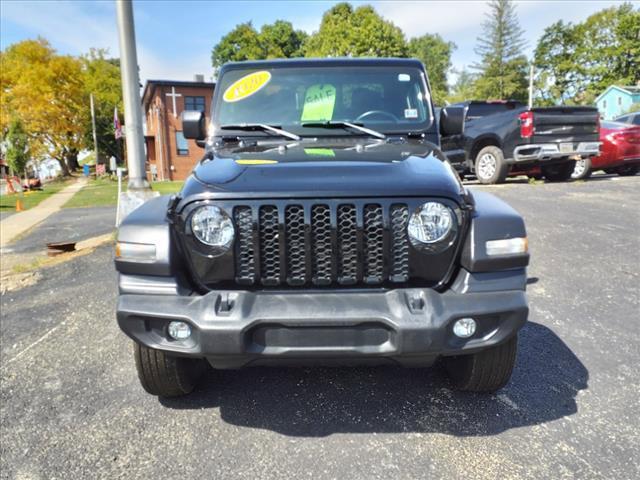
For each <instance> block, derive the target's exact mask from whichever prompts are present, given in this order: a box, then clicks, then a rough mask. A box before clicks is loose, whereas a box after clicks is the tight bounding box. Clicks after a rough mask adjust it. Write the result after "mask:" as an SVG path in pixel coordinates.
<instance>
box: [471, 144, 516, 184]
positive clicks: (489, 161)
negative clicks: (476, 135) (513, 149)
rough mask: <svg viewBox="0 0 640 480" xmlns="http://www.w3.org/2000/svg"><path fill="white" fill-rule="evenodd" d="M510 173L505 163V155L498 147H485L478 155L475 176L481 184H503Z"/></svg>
mask: <svg viewBox="0 0 640 480" xmlns="http://www.w3.org/2000/svg"><path fill="white" fill-rule="evenodd" d="M507 173H509V165H507V164H506V163H505V161H504V154H503V153H502V150H500V149H499V148H498V147H493V146H489V147H484V148H483V149H482V150H480V151H479V152H478V155H476V162H475V175H476V178H477V179H478V181H479V182H480V183H484V184H485V185H492V184H495V183H502V182H504V181H505V179H506V178H507Z"/></svg>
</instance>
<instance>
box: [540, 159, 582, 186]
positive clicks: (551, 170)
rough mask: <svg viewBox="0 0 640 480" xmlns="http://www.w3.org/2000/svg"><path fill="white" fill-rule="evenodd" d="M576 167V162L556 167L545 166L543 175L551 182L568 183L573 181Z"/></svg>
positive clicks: (564, 163) (559, 164) (560, 164)
mask: <svg viewBox="0 0 640 480" xmlns="http://www.w3.org/2000/svg"><path fill="white" fill-rule="evenodd" d="M575 167H576V162H575V160H573V161H569V162H563V163H558V164H556V165H545V166H543V167H542V174H543V175H544V178H545V179H546V180H548V181H549V182H566V181H567V180H570V179H571V174H573V170H574V169H575Z"/></svg>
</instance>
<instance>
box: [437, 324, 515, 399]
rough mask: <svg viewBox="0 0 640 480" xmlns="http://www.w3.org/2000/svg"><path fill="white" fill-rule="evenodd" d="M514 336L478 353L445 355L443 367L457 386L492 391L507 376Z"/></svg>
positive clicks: (460, 388) (498, 388) (511, 363)
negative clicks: (454, 355) (455, 355)
mask: <svg viewBox="0 0 640 480" xmlns="http://www.w3.org/2000/svg"><path fill="white" fill-rule="evenodd" d="M517 345H518V336H517V335H514V336H513V338H511V339H510V340H508V341H507V342H505V343H502V344H500V345H498V346H495V347H491V348H487V349H486V350H482V351H480V352H478V353H472V354H470V355H460V356H457V357H445V359H444V362H445V368H446V369H447V372H448V373H449V377H450V378H451V380H452V381H453V384H454V385H455V387H456V388H457V389H458V390H464V391H468V392H495V391H497V390H500V389H501V388H502V387H504V386H505V385H506V384H507V383H508V382H509V379H510V378H511V373H512V372H513V367H514V365H515V363H516V352H517Z"/></svg>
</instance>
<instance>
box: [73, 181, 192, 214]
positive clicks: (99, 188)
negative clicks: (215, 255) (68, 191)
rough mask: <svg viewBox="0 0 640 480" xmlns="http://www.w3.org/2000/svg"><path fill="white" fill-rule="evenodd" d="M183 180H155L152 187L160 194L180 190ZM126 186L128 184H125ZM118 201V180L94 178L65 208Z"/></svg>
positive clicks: (93, 205) (96, 205) (101, 205)
mask: <svg viewBox="0 0 640 480" xmlns="http://www.w3.org/2000/svg"><path fill="white" fill-rule="evenodd" d="M182 183H183V182H154V183H152V184H151V188H152V189H153V190H155V191H156V192H160V195H166V194H170V193H175V192H178V191H179V190H180V189H181V188H182ZM125 188H126V185H125ZM117 203H118V182H116V181H113V180H109V179H97V180H92V181H91V182H89V184H88V185H87V186H86V187H84V188H83V189H82V190H80V191H79V192H78V193H76V194H75V195H74V196H73V197H71V199H70V200H69V201H68V202H67V203H65V204H64V208H78V207H104V206H107V205H116V204H117Z"/></svg>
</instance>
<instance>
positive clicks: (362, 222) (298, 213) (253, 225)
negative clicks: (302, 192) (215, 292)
mask: <svg viewBox="0 0 640 480" xmlns="http://www.w3.org/2000/svg"><path fill="white" fill-rule="evenodd" d="M233 212H234V221H235V225H236V236H237V238H236V247H235V260H234V261H235V268H236V281H237V282H238V283H240V284H244V285H255V284H262V285H265V286H279V285H283V284H287V285H290V286H305V285H306V286H329V285H335V284H339V285H357V284H366V285H380V284H383V283H384V282H387V281H389V282H394V283H398V282H406V281H407V280H408V279H409V243H408V238H407V233H406V227H407V222H408V219H409V209H408V207H407V205H405V204H392V205H389V204H387V205H386V206H383V205H380V204H377V203H364V202H362V201H360V202H354V203H348V202H346V203H337V202H336V203H332V204H330V205H328V204H304V202H301V203H300V204H297V203H290V204H286V205H279V206H276V205H257V206H255V205H254V206H248V205H240V206H236V207H235V208H234V209H233ZM282 257H284V258H282Z"/></svg>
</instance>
